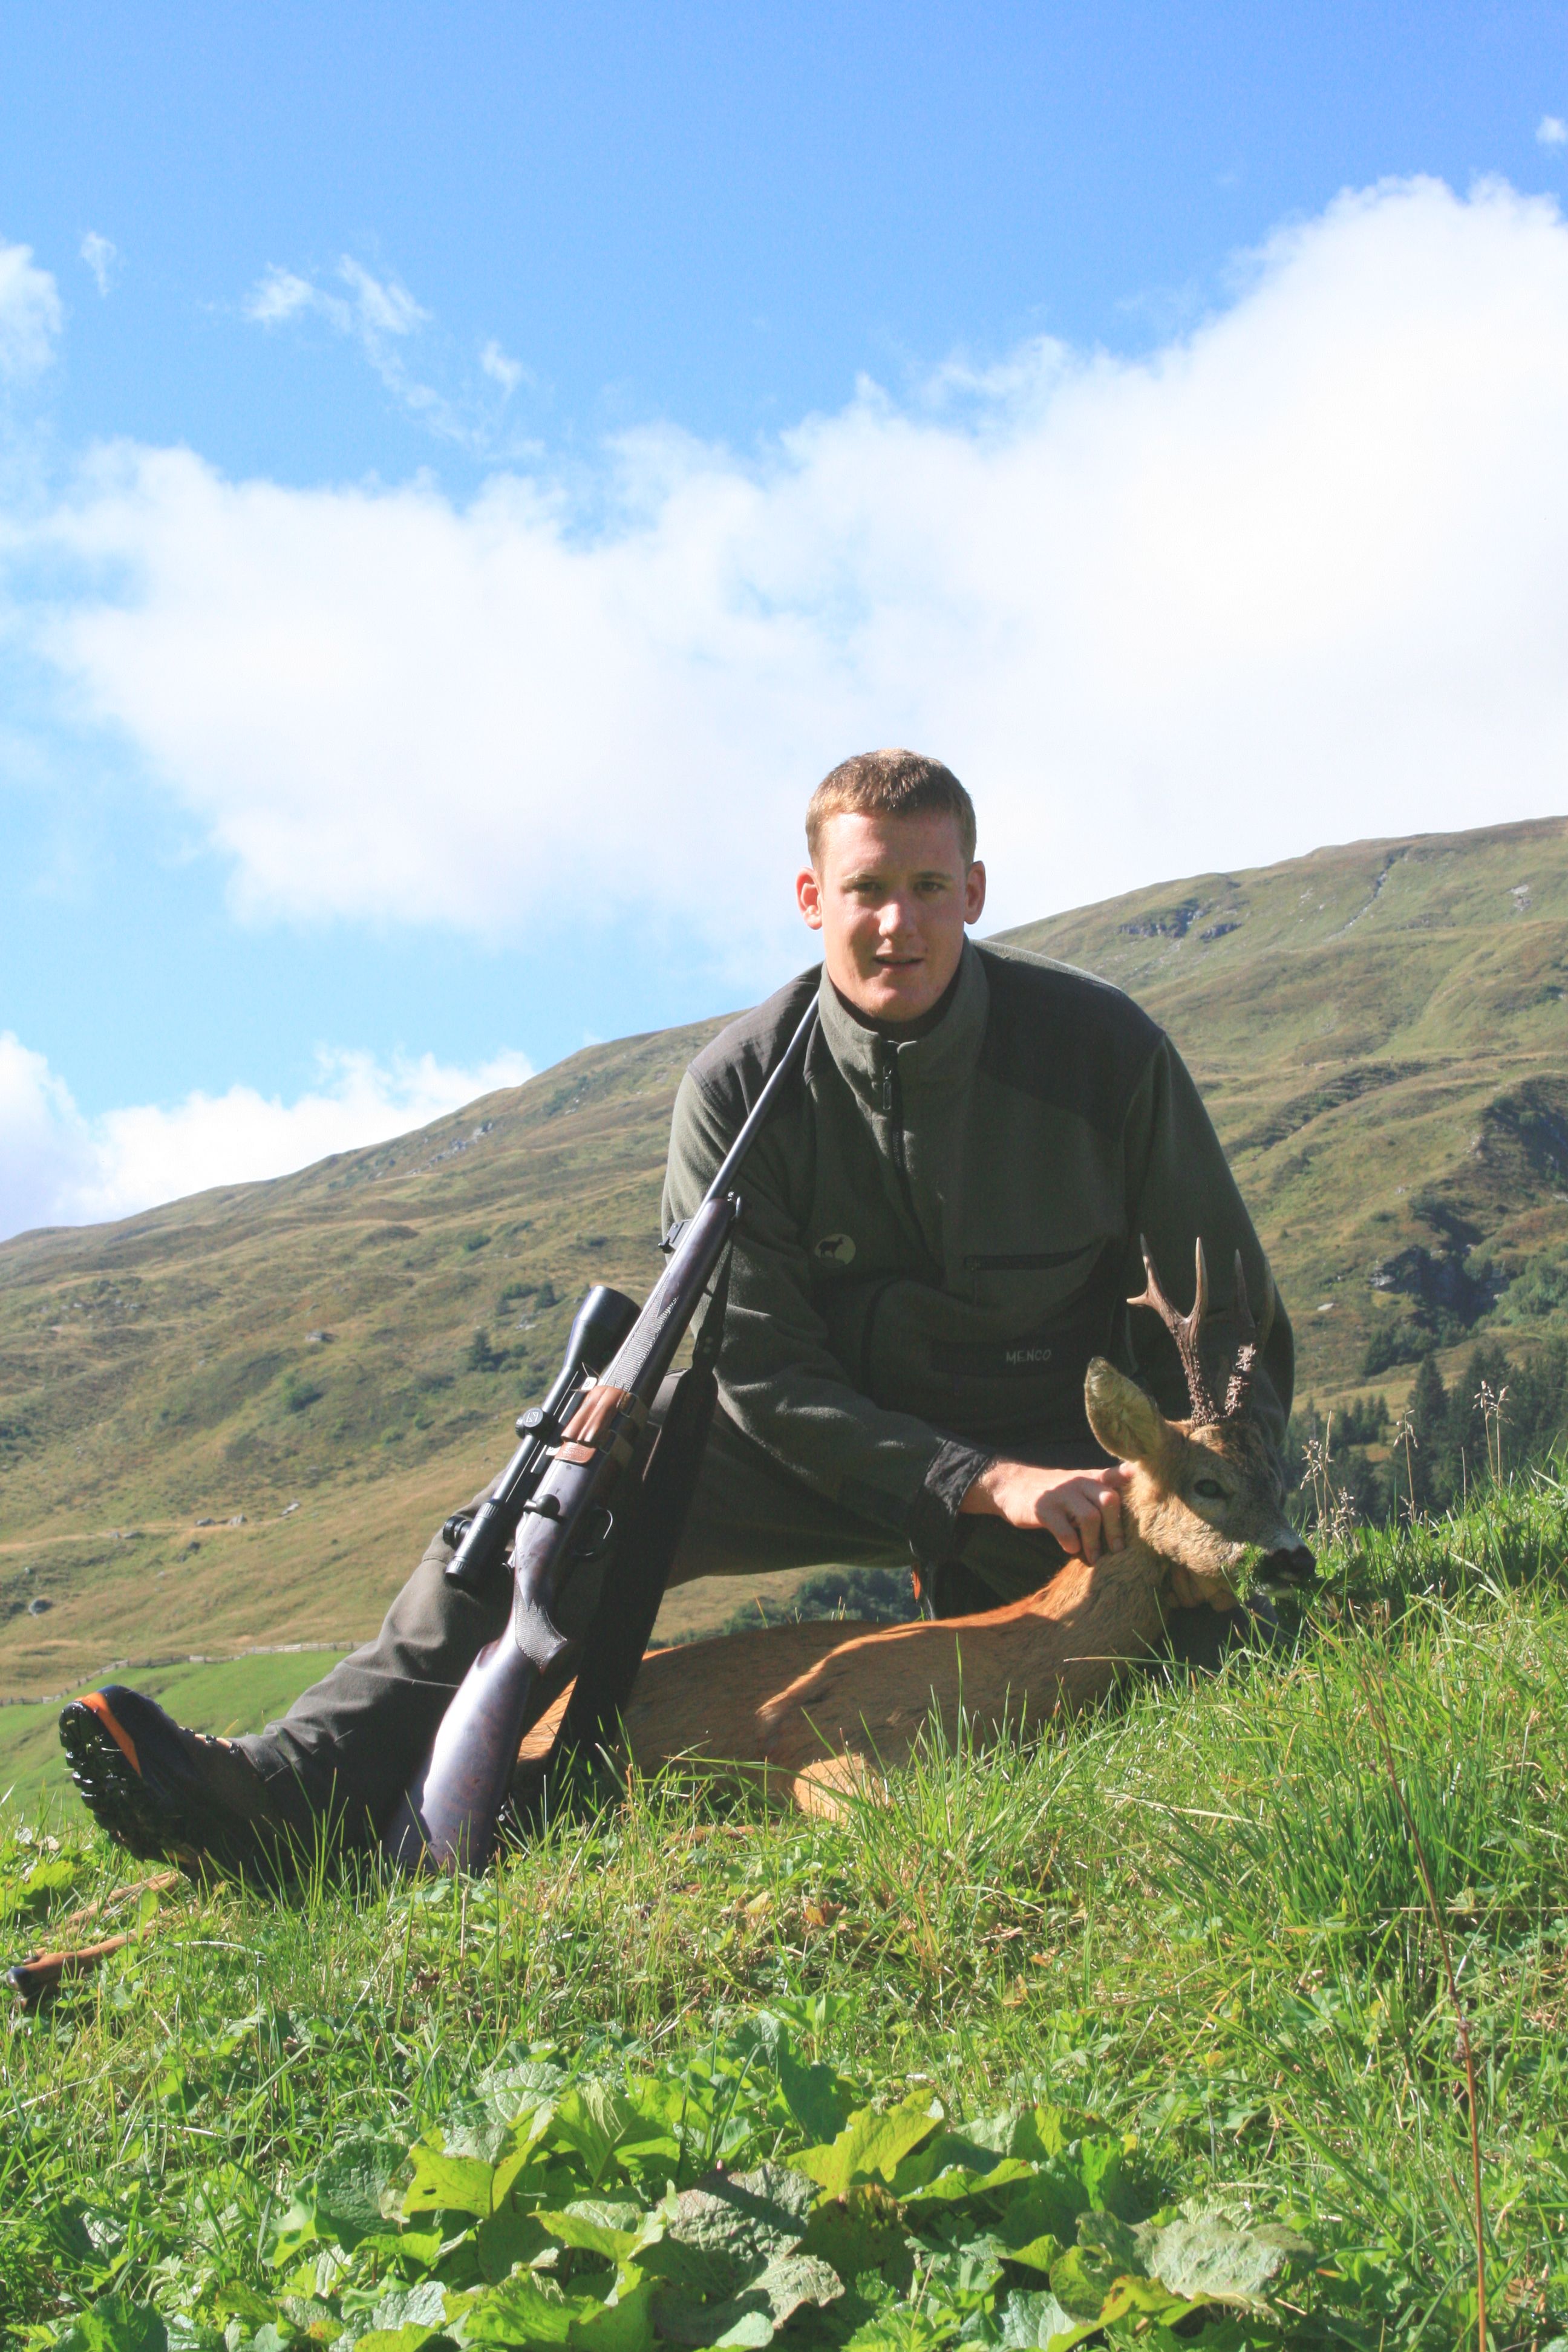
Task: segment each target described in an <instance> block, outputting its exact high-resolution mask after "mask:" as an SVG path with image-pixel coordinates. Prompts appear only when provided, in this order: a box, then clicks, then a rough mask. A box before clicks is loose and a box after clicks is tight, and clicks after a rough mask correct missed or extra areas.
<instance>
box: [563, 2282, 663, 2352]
mask: <svg viewBox="0 0 1568 2352" xmlns="http://www.w3.org/2000/svg"><path fill="white" fill-rule="evenodd" d="M653 2297H654V2282H653V2281H652V2279H645V2278H638V2277H637V2274H636V2273H635V2272H634V2273H632V2276H631V2278H630V2280H629V2281H628V2282H627V2284H626V2286H625V2287H624V2289H622V2288H620V2287H617V2289H616V2293H615V2294H613V2295H612V2296H611V2297H610V2299H609V2300H608V2301H607V2302H605V2303H602V2304H600V2305H599V2307H598V2309H597V2310H596V2311H593V2312H590V2313H589V2314H588V2315H587V2317H586V2318H584V2319H574V2321H573V2323H572V2333H571V2336H570V2339H569V2340H570V2342H571V2343H572V2344H573V2345H574V2346H577V2347H581V2352H652V2347H653V2342H654V2333H653Z"/></svg>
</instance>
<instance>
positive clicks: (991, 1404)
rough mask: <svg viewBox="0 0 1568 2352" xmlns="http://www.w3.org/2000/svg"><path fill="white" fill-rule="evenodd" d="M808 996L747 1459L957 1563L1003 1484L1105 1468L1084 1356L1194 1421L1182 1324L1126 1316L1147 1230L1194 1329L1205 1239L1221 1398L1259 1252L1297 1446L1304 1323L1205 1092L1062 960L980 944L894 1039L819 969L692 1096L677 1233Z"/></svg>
mask: <svg viewBox="0 0 1568 2352" xmlns="http://www.w3.org/2000/svg"><path fill="white" fill-rule="evenodd" d="M814 993H816V997H817V1001H818V1003H819V1005H820V1008H821V1019H820V1022H819V1024H818V1027H817V1029H816V1032H815V1033H814V1034H813V1036H812V1040H811V1045H810V1050H809V1052H808V1054H807V1055H806V1058H805V1066H804V1068H803V1070H802V1071H801V1072H800V1073H799V1074H797V1076H795V1078H794V1079H793V1080H792V1082H791V1084H790V1086H789V1087H788V1089H787V1091H786V1093H785V1095H784V1098H783V1100H782V1101H781V1103H780V1105H779V1107H778V1108H776V1109H775V1110H774V1112H773V1116H772V1117H771V1118H770V1119H769V1121H768V1124H767V1126H766V1127H765V1128H764V1129H763V1133H762V1135H761V1136H760V1137H759V1139H758V1140H757V1142H756V1144H755V1145H754V1146H753V1148H752V1153H751V1156H750V1158H749V1159H748V1160H747V1161H746V1164H745V1168H744V1170H743V1171H742V1175H741V1178H740V1180H739V1183H740V1191H741V1193H742V1199H743V1201H744V1203H745V1208H744V1213H743V1215H742V1221H741V1224H740V1227H739V1231H738V1236H737V1240H736V1244H735V1251H734V1263H733V1267H732V1271H731V1285H730V1297H729V1307H728V1312H727V1315H726V1318H725V1326H724V1334H723V1343H722V1348H721V1355H720V1361H719V1384H720V1396H721V1403H722V1405H723V1408H724V1410H725V1411H726V1412H728V1413H729V1414H730V1415H731V1418H732V1419H733V1420H734V1421H735V1422H736V1423H738V1424H739V1426H740V1427H741V1428H742V1430H743V1431H744V1432H745V1433H747V1434H748V1435H749V1436H750V1437H752V1438H753V1439H754V1440H755V1441H756V1442H757V1443H758V1444H760V1445H762V1446H763V1447H764V1448H765V1449H766V1451H767V1452H768V1453H769V1454H771V1455H773V1458H774V1459H775V1460H776V1461H777V1462H779V1463H780V1464H781V1465H784V1467H785V1468H786V1469H788V1470H790V1471H792V1472H793V1473H794V1474H795V1475H796V1476H797V1477H799V1478H803V1479H804V1480H805V1482H806V1484H807V1485H808V1486H812V1487H814V1488H816V1491H817V1492H818V1493H820V1494H823V1495H825V1496H827V1497H829V1498H830V1499H832V1500H835V1501H837V1502H838V1503H840V1504H842V1505H843V1506H844V1507H845V1508H846V1509H847V1510H849V1511H852V1512H854V1513H855V1514H857V1515H858V1517H862V1518H866V1519H870V1520H872V1521H874V1522H875V1523H876V1524H877V1525H879V1527H883V1528H888V1529H889V1530H890V1531H897V1532H899V1533H900V1534H901V1535H903V1536H905V1537H907V1538H908V1539H909V1542H910V1546H911V1548H912V1549H913V1550H914V1553H915V1555H916V1557H917V1558H918V1559H921V1560H923V1561H930V1562H935V1561H937V1560H940V1559H943V1558H945V1557H946V1556H947V1555H948V1554H949V1553H950V1552H951V1550H952V1542H953V1521H954V1517H955V1515H956V1513H957V1510H958V1506H959V1504H960V1502H961V1501H962V1499H963V1496H964V1494H965V1493H966V1491H967V1490H968V1488H969V1486H971V1484H972V1483H973V1480H974V1479H975V1478H976V1477H977V1476H978V1475H979V1474H980V1472H981V1471H982V1470H984V1468H985V1467H986V1466H987V1465H989V1464H990V1463H991V1462H993V1461H994V1460H996V1459H997V1458H999V1457H1005V1458H1008V1459H1012V1460H1020V1461H1028V1462H1037V1463H1040V1464H1044V1465H1058V1466H1070V1465H1075V1464H1089V1463H1093V1462H1099V1461H1102V1460H1103V1459H1104V1458H1105V1457H1104V1455H1103V1454H1101V1453H1100V1448H1099V1447H1098V1446H1097V1445H1096V1444H1095V1443H1094V1441H1093V1438H1092V1437H1091V1436H1090V1433H1089V1425H1088V1423H1087V1421H1086V1420H1085V1417H1084V1409H1083V1376H1084V1370H1085V1367H1086V1366H1087V1364H1088V1362H1089V1358H1090V1357H1091V1356H1093V1355H1097V1354H1099V1355H1107V1356H1109V1357H1110V1358H1111V1360H1113V1361H1115V1362H1118V1363H1120V1364H1121V1365H1122V1366H1123V1368H1124V1369H1125V1370H1129V1371H1131V1372H1133V1373H1135V1374H1136V1375H1137V1376H1138V1377H1139V1378H1141V1379H1142V1381H1144V1383H1145V1385H1146V1386H1148V1387H1149V1388H1150V1389H1151V1390H1152V1391H1153V1393H1154V1395H1155V1397H1156V1398H1157V1399H1158V1401H1159V1402H1160V1403H1161V1405H1162V1406H1163V1409H1164V1410H1165V1412H1168V1413H1171V1414H1173V1415H1181V1414H1185V1413H1186V1412H1188V1411H1189V1410H1190V1408H1189V1405H1188V1402H1187V1395H1186V1389H1185V1385H1184V1381H1183V1378H1182V1372H1181V1367H1180V1364H1179V1361H1178V1359H1177V1356H1176V1351H1175V1349H1174V1346H1173V1343H1172V1341H1171V1339H1170V1337H1169V1335H1168V1334H1167V1332H1166V1331H1165V1329H1164V1327H1163V1325H1162V1324H1161V1323H1159V1322H1158V1321H1157V1319H1156V1318H1155V1317H1154V1316H1152V1314H1149V1313H1147V1312H1142V1313H1139V1314H1136V1315H1130V1314H1129V1312H1128V1310H1127V1307H1126V1303H1125V1302H1126V1300H1127V1299H1128V1298H1129V1297H1131V1296H1133V1295H1134V1294H1136V1293H1137V1292H1139V1291H1141V1290H1142V1287H1143V1280H1144V1277H1143V1268H1142V1258H1141V1255H1140V1252H1139V1236H1140V1234H1147V1236H1148V1240H1149V1245H1150V1248H1151V1250H1152V1254H1153V1257H1154V1261H1155V1264H1156V1265H1157V1266H1158V1268H1159V1270H1160V1274H1161V1278H1162V1280H1163V1283H1164V1285H1165V1287H1166V1290H1167V1293H1168V1295H1169V1296H1170V1297H1172V1298H1173V1299H1174V1301H1175V1302H1176V1304H1177V1305H1178V1306H1180V1307H1186V1306H1188V1305H1190V1303H1191V1299H1192V1284H1193V1245H1194V1240H1195V1239H1196V1237H1197V1236H1199V1235H1200V1234H1201V1235H1202V1237H1203V1242H1204V1246H1205V1251H1206V1253H1207V1257H1208V1264H1209V1269H1210V1282H1211V1295H1212V1297H1213V1300H1214V1305H1215V1309H1216V1310H1218V1311H1216V1312H1215V1314H1214V1316H1213V1318H1212V1320H1211V1322H1210V1324H1208V1325H1207V1326H1205V1334H1204V1340H1205V1362H1207V1363H1209V1364H1210V1365H1211V1381H1212V1382H1216V1383H1217V1387H1218V1392H1219V1393H1220V1394H1222V1395H1223V1393H1224V1386H1225V1374H1226V1368H1227V1367H1228V1363H1229V1360H1230V1355H1231V1353H1232V1352H1233V1351H1234V1349H1235V1347H1236V1345H1237V1338H1238V1334H1237V1329H1236V1327H1235V1324H1234V1322H1233V1320H1232V1318H1231V1311H1230V1310H1231V1308H1232V1307H1233V1304H1234V1298H1233V1291H1234V1275H1233V1272H1232V1269H1233V1267H1234V1264H1235V1257H1236V1252H1237V1250H1238V1249H1239V1250H1240V1252H1241V1256H1242V1263H1243V1265H1244V1266H1245V1268H1246V1275H1247V1292H1248V1296H1249V1297H1250V1299H1251V1302H1252V1306H1253V1309H1254V1312H1255V1313H1256V1314H1258V1318H1259V1320H1260V1322H1263V1323H1264V1325H1265V1339H1264V1345H1263V1349H1262V1357H1261V1362H1260V1364H1259V1368H1258V1375H1257V1379H1256V1382H1255V1387H1254V1398H1255V1404H1256V1409H1257V1411H1258V1414H1259V1415H1260V1417H1261V1418H1262V1420H1263V1422H1264V1423H1265V1426H1266V1427H1268V1428H1269V1429H1270V1431H1271V1432H1272V1433H1273V1434H1274V1435H1275V1436H1276V1437H1277V1438H1278V1437H1279V1435H1281V1434H1282V1433H1283V1427H1284V1421H1285V1416H1286V1414H1287V1413H1288V1412H1289V1403H1290V1392H1291V1385H1292V1372H1293V1355H1292V1343H1291V1335H1290V1326H1289V1320H1288V1318H1287V1317H1286V1315H1285V1312H1284V1309H1283V1307H1280V1306H1279V1304H1278V1303H1275V1304H1274V1306H1273V1311H1272V1318H1271V1320H1270V1319H1269V1318H1268V1317H1267V1315H1266V1313H1265V1302H1268V1301H1269V1300H1271V1299H1272V1297H1273V1292H1272V1285H1271V1282H1270V1277H1269V1274H1268V1263H1267V1260H1266V1259H1265V1257H1264V1255H1263V1251H1262V1249H1261V1247H1260V1245H1259V1244H1258V1236H1257V1234H1255V1233H1254V1231H1253V1228H1252V1223H1251V1220H1250V1219H1249V1217H1248V1216H1247V1211H1246V1209H1245V1208H1244V1207H1243V1205H1242V1202H1241V1196H1240V1194H1239V1193H1238V1192H1237V1189H1236V1184H1235V1181H1234V1180H1233V1178H1232V1176H1231V1173H1230V1171H1229V1169H1228V1168H1227V1167H1226V1161H1225V1155H1224V1153H1223V1152H1222V1151H1221V1150H1220V1146H1219V1141H1218V1139H1217V1137H1216V1136H1215V1131H1214V1129H1213V1127H1212V1126H1211V1125H1210V1123H1209V1118H1208V1114H1207V1113H1206V1111H1205V1109H1204V1107H1203V1104H1202V1102H1201V1101H1200V1099H1199V1097H1198V1093H1197V1089H1196V1087H1194V1084H1193V1082H1192V1079H1191V1078H1190V1077H1189V1076H1188V1075H1187V1072H1186V1070H1185V1068H1184V1066H1183V1063H1182V1060H1181V1057H1180V1055H1178V1054H1177V1052H1176V1050H1175V1048H1174V1046H1173V1045H1172V1044H1171V1042H1170V1040H1169V1038H1168V1037H1166V1036H1165V1035H1164V1034H1163V1031H1162V1030H1160V1029H1159V1028H1157V1027H1156V1026H1155V1024H1154V1023H1153V1022H1152V1021H1151V1020H1150V1019H1149V1018H1148V1016H1147V1015H1146V1014H1145V1013H1142V1012H1141V1011H1140V1010H1139V1008H1138V1006H1137V1005H1135V1004H1134V1003H1132V1001H1131V998H1130V997H1127V996H1124V995H1123V994H1122V993H1121V991H1120V990H1119V989H1115V988H1111V987H1110V986H1109V985H1107V983H1106V982H1102V981H1098V980H1093V979H1091V978H1090V977H1089V975H1088V974H1087V973H1085V972H1080V971H1073V970H1072V969H1071V968H1070V967H1069V966H1068V965H1065V964H1057V963H1050V962H1047V961H1046V960H1045V959H1044V958H1043V957H1040V956H1033V955H1028V954H1026V953H1025V952H1023V951H1022V950H1018V949H1011V948H997V947H976V946H975V945H974V944H973V942H966V943H965V946H964V950H963V961H962V963H961V965H960V968H959V971H958V975H957V979H956V983H955V986H954V988H953V991H952V995H951V997H950V1001H949V1003H948V1006H947V1009H946V1011H945V1013H943V1015H942V1019H941V1020H940V1022H939V1023H938V1024H937V1025H936V1026H935V1027H934V1028H933V1029H931V1031H929V1032H928V1033H927V1034H925V1035H924V1036H921V1037H916V1038H912V1039H903V1040H899V1041H894V1040H892V1039H890V1038H888V1037H886V1036H883V1035H882V1034H879V1032H877V1031H876V1030H873V1029H870V1028H868V1027H866V1026H865V1025H863V1024H861V1023H860V1022H859V1021H858V1020H857V1019H856V1017H855V1016H854V1014H853V1013H850V1012H849V1011H848V1009H847V1007H846V1005H845V1004H844V1003H843V1002H842V1000H841V999H840V998H839V996H838V994H837V991H836V990H835V989H834V988H833V987H832V985H831V983H830V982H828V981H827V979H826V975H825V974H823V973H822V972H821V971H820V970H816V971H809V972H805V973H803V974H802V975H801V977H800V978H799V979H798V980H795V981H792V982H790V983H789V985H788V986H787V987H786V988H783V989H781V990H780V991H779V992H778V993H777V994H776V995H775V996H773V997H770V998H769V1000H768V1002H767V1003H765V1004H763V1005H759V1006H758V1007H757V1008H756V1010H755V1011H754V1012H752V1013H742V1016H741V1017H740V1019H739V1020H737V1021H732V1022H731V1024H729V1026H728V1027H727V1028H726V1029H724V1030H723V1031H721V1034H719V1036H717V1037H716V1038H715V1039H714V1040H713V1042H712V1044H711V1045H709V1046H707V1047H706V1048H705V1049H704V1051H703V1052H702V1053H701V1054H700V1055H698V1057H697V1059H696V1060H695V1061H694V1062H693V1063H692V1065H691V1067H690V1068H689V1070H688V1072H687V1074H686V1076H685V1078H684V1079H683V1080H682V1082H681V1087H680V1091H679V1095H678V1096H677V1097H676V1105H675V1118H674V1124H673V1129H672V1131H671V1135H670V1147H669V1166H668V1175H667V1178H666V1183H665V1194H664V1215H665V1223H666V1225H667V1227H668V1225H669V1224H671V1223H675V1222H676V1221H677V1220H679V1219H681V1218H685V1217H689V1215H690V1214H691V1213H692V1212H693V1211H694V1210H695V1209H696V1207H697V1205H698V1203H699V1202H700V1200H701V1198H702V1194H703V1192H705V1190H706V1189H707V1186H708V1184H709V1182H710V1180H711V1178H712V1175H713V1172H714V1171H715V1170H716V1169H717V1167H718V1165H719V1163H720V1161H721V1159H722V1158H723V1155H724V1153H725V1151H726V1150H727V1149H728V1147H729V1145H730V1143H731V1141H732V1139H733V1138H734V1136H735V1134H736V1132H737V1130H738V1129H739V1128H740V1126H741V1124H742V1120H743V1119H744V1118H745V1116H746V1112H747V1110H748V1109H749V1108H750V1106H751V1105H752V1103H753V1102H754V1101H755V1100H756V1098H757V1095H758V1093H759V1092H760V1091H761V1088H762V1086H763V1081H764V1079H765V1078H766V1076H767V1075H768V1073H769V1072H770V1070H771V1069H772V1068H773V1066H774V1064H775V1063H776V1062H777V1061H778V1059H779V1058H780V1056H781V1055H782V1054H783V1052H784V1046H785V1045H787V1043H788V1041H789V1039H790V1037H791V1036H792V1035H793V1034H794V1032H795V1026H796V1024H797V1023H798V1022H799V1020H800V1018H801V1016H802V1014H803V1013H804V1012H805V1007H806V1005H807V1004H808V1003H809V1002H810V1000H811V998H812V995H813V994H814Z"/></svg>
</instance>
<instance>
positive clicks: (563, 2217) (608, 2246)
mask: <svg viewBox="0 0 1568 2352" xmlns="http://www.w3.org/2000/svg"><path fill="white" fill-rule="evenodd" d="M531 2219H532V2220H533V2221H537V2222H538V2223H539V2225H540V2227H541V2228H542V2229H543V2230H547V2231H549V2233H550V2235H551V2236H552V2238H553V2239H555V2240H556V2241H557V2242H558V2243H559V2244H561V2245H563V2246H577V2247H579V2248H581V2249H582V2250H583V2252H585V2253H590V2254H603V2255H605V2258H606V2259H607V2260H608V2261H610V2262H612V2263H624V2262H626V2261H629V2260H630V2258H631V2257H632V2255H634V2254H635V2253H636V2252H637V2251H638V2249H639V2248H640V2247H643V2246H646V2245H652V2244H654V2243H656V2242H658V2238H659V2237H660V2236H661V2235H662V2234H663V2224H662V2222H661V2221H659V2220H658V2219H657V2218H656V2217H655V2216H654V2215H652V2214H645V2213H644V2212H643V2211H642V2210H640V2208H639V2207H637V2206H636V2205H611V2204H607V2203H605V2201H604V2200H602V2199H600V2198H588V2197H584V2198H578V2199H574V2200H573V2202H572V2203H571V2204H570V2205H567V2206H564V2207H563V2209H562V2210H561V2211H560V2212H558V2213H545V2212H535V2213H534V2214H533V2215H531Z"/></svg>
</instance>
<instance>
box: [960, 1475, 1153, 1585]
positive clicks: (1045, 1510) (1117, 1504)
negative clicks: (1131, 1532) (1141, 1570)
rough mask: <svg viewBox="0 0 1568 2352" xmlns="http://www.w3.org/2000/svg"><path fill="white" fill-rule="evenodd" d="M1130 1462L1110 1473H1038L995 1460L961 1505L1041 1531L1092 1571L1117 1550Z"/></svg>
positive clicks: (1022, 1526)
mask: <svg viewBox="0 0 1568 2352" xmlns="http://www.w3.org/2000/svg"><path fill="white" fill-rule="evenodd" d="M1131 1468H1132V1465H1131V1463H1128V1462H1122V1463H1119V1464H1118V1465H1117V1466H1116V1468H1115V1469H1114V1470H1041V1469H1039V1468H1038V1467H1037V1465H1035V1464H1033V1463H1029V1462H993V1464H992V1465H991V1467H990V1469H989V1470H983V1471H982V1472H981V1474H980V1475H979V1477H978V1478H976V1480H975V1481H974V1484H973V1486H971V1488H970V1489H969V1492H968V1494H967V1495H965V1496H964V1498H963V1502H962V1503H961V1504H960V1505H959V1509H960V1510H961V1511H967V1512H969V1513H971V1514H977V1513H978V1514H984V1515H986V1516H988V1517H994V1518H1003V1519H1005V1520H1007V1521H1008V1523H1009V1525H1010V1526H1013V1527H1015V1528H1044V1529H1045V1531H1046V1533H1047V1535H1052V1536H1055V1538H1056V1539H1057V1541H1058V1543H1059V1544H1060V1546H1061V1548H1062V1549H1063V1550H1064V1551H1067V1552H1073V1553H1081V1555H1082V1557H1083V1559H1084V1560H1085V1561H1086V1562H1087V1564H1088V1565H1089V1567H1090V1568H1092V1567H1093V1566H1094V1563H1095V1561H1096V1560H1097V1559H1099V1558H1100V1554H1101V1552H1111V1551H1120V1550H1121V1497H1122V1496H1123V1495H1124V1494H1125V1492H1126V1490H1127V1481H1128V1478H1129V1477H1130V1475H1131Z"/></svg>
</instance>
